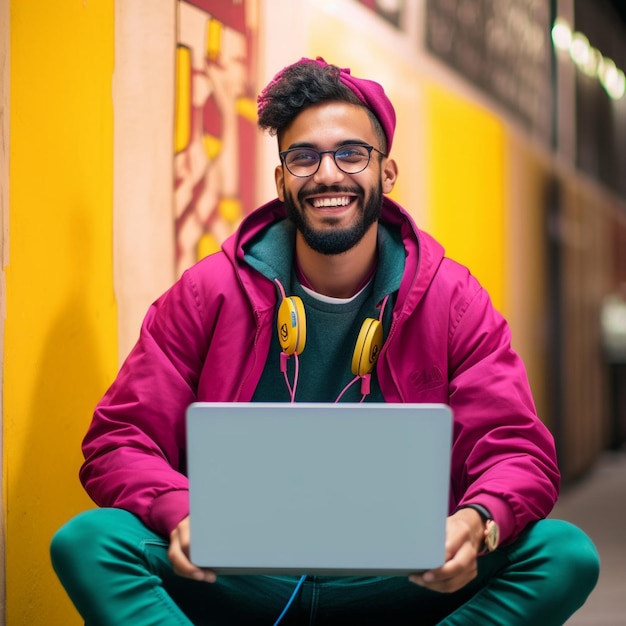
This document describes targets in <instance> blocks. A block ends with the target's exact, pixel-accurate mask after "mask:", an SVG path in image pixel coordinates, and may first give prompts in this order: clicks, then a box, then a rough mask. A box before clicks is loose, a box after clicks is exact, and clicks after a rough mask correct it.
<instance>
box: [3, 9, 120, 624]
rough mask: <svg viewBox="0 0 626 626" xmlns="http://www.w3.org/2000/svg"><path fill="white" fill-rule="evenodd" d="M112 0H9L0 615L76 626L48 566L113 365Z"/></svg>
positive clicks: (75, 494) (75, 498)
mask: <svg viewBox="0 0 626 626" xmlns="http://www.w3.org/2000/svg"><path fill="white" fill-rule="evenodd" d="M113 18H114V0H98V1H97V2H94V1H83V0H72V1H69V0H68V1H64V2H50V1H49V0H30V1H29V2H24V1H23V0H12V1H11V3H10V37H11V67H10V76H11V78H10V110H11V119H10V142H11V143H10V145H11V151H10V165H9V167H10V193H11V197H10V203H11V204H10V213H9V227H10V230H9V244H10V245H9V257H8V260H9V263H8V266H7V268H6V292H7V302H6V309H7V316H6V325H5V355H4V406H3V410H4V437H5V440H4V442H5V443H4V474H3V477H4V498H5V505H6V508H7V544H6V550H7V563H6V575H7V583H6V584H7V624H8V625H9V626H21V625H25V624H29V625H30V624H33V625H35V624H63V625H64V626H68V625H71V624H80V623H82V622H81V621H80V620H79V618H78V616H77V614H76V613H75V611H74V610H73V608H72V606H71V604H70V602H69V600H68V599H67V597H66V595H65V593H64V592H63V590H62V588H61V586H60V584H59V583H58V582H57V580H56V577H55V575H54V573H53V571H52V568H51V566H50V559H49V556H48V546H49V542H50V538H51V536H52V534H53V533H54V531H55V530H56V528H58V527H59V526H60V525H61V524H62V523H63V522H64V521H65V520H67V519H68V518H69V517H71V516H72V515H73V514H74V513H76V512H78V511H79V510H81V509H84V508H86V507H88V506H91V503H90V501H89V500H88V499H87V496H85V495H84V492H83V490H82V488H81V487H80V485H79V482H78V479H77V471H78V468H79V465H80V462H81V455H80V440H81V438H82V436H83V434H84V432H85V430H86V428H87V425H88V422H89V419H90V416H91V412H92V410H93V406H94V404H95V403H96V401H97V400H98V398H99V397H100V396H101V395H102V393H103V391H104V390H105V387H106V385H107V384H108V382H109V381H110V380H111V379H112V377H113V375H114V374H115V370H116V368H117V334H116V308H115V301H114V297H113V276H112V272H113V263H112V197H113V107H112V96H111V80H112V75H113V52H114V29H113Z"/></svg>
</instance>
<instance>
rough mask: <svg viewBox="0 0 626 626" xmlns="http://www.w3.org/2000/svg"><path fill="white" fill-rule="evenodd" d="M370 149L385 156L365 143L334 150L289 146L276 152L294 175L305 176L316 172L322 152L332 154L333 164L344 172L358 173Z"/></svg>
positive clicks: (366, 161) (361, 169) (366, 160)
mask: <svg viewBox="0 0 626 626" xmlns="http://www.w3.org/2000/svg"><path fill="white" fill-rule="evenodd" d="M372 150H376V152H378V154H382V155H383V156H384V157H386V156H387V155H386V154H385V153H384V152H381V151H380V150H379V149H378V148H374V146H368V145H367V144H349V145H345V146H341V147H340V148H337V149H336V150H321V151H320V150H314V149H313V148H291V149H290V150H283V151H282V152H279V153H278V154H279V156H280V160H281V161H282V162H283V163H284V164H285V166H286V167H287V169H288V170H289V171H290V172H291V173H292V174H293V175H294V176H298V177H299V178H305V177H307V176H313V174H315V173H316V172H317V170H318V169H319V168H320V163H321V162H322V155H324V154H332V155H333V161H335V165H336V166H337V167H338V168H339V169H340V170H341V171H342V172H344V173H345V174H358V173H359V172H362V171H363V170H364V169H365V168H366V167H367V166H368V165H369V162H370V157H371V155H372Z"/></svg>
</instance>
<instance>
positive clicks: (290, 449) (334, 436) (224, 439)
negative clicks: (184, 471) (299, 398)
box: [187, 403, 452, 576]
mask: <svg viewBox="0 0 626 626" xmlns="http://www.w3.org/2000/svg"><path fill="white" fill-rule="evenodd" d="M187 440H188V452H187V454H188V475H189V489H190V532H191V546H190V551H191V554H190V555H191V560H192V562H193V563H195V564H196V565H198V566H200V567H207V568H211V569H213V570H214V571H216V572H217V573H221V574H252V573H256V574H260V573H265V574H291V575H302V574H312V575H313V574H317V575H336V576H341V575H355V576H361V575H401V574H409V573H412V572H417V571H422V570H425V569H431V568H435V567H439V566H440V565H442V564H443V562H444V542H445V524H446V517H447V514H448V494H449V476H450V447H451V440H452V412H451V410H450V408H449V407H447V406H445V405H439V404H378V403H363V404H356V403H355V404H353V403H338V404H326V403H315V404H313V403H301V404H287V403H277V404H273V403H217V404H216V403H194V404H192V405H191V406H190V407H189V408H188V411H187Z"/></svg>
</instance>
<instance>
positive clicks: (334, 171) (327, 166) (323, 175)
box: [313, 151, 345, 183]
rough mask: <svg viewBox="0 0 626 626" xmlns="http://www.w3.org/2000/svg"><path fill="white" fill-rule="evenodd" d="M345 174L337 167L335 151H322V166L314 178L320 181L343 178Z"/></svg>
mask: <svg viewBox="0 0 626 626" xmlns="http://www.w3.org/2000/svg"><path fill="white" fill-rule="evenodd" d="M344 176H345V174H344V173H343V172H342V171H341V170H340V169H339V168H338V167H337V164H336V163H335V157H334V153H333V152H330V151H329V152H322V153H321V154H320V166H319V167H318V168H317V172H315V174H314V175H313V179H314V180H315V181H319V182H326V183H328V182H329V181H333V182H334V181H338V180H343V178H344Z"/></svg>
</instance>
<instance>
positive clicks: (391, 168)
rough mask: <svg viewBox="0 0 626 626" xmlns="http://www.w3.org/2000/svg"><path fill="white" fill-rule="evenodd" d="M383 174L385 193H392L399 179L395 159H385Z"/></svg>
mask: <svg viewBox="0 0 626 626" xmlns="http://www.w3.org/2000/svg"><path fill="white" fill-rule="evenodd" d="M382 174H383V180H382V183H383V193H385V194H387V193H391V191H392V189H393V188H394V186H395V184H396V180H397V178H398V164H397V163H396V162H395V161H394V160H393V159H385V162H384V164H383V172H382Z"/></svg>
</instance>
